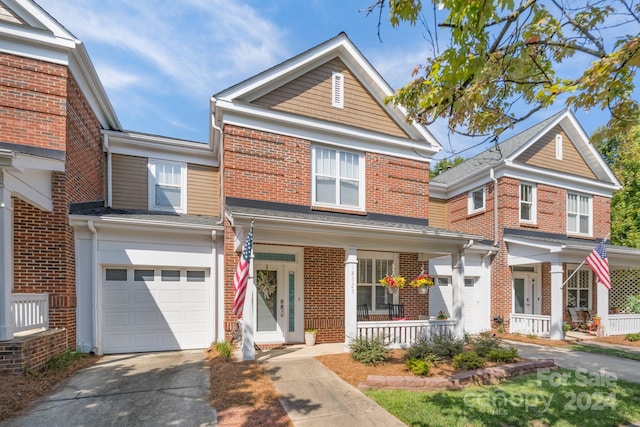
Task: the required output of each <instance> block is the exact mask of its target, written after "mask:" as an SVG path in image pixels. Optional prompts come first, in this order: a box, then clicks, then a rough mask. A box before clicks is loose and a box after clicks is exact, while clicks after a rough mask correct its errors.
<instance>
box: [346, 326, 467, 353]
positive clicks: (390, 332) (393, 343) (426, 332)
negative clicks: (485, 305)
mask: <svg viewBox="0 0 640 427" xmlns="http://www.w3.org/2000/svg"><path fill="white" fill-rule="evenodd" d="M456 323H457V322H456V320H452V319H447V320H438V319H429V320H387V321H359V322H358V333H357V335H356V336H357V337H358V338H378V337H382V338H383V339H384V340H385V341H386V342H388V346H389V347H390V348H408V347H410V346H411V344H413V343H414V342H415V341H416V340H417V339H426V340H427V341H430V340H431V339H432V337H434V336H438V335H446V336H453V335H454V334H455V330H456Z"/></svg>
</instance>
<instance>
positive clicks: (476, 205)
mask: <svg viewBox="0 0 640 427" xmlns="http://www.w3.org/2000/svg"><path fill="white" fill-rule="evenodd" d="M467 199H468V211H469V213H470V214H472V213H476V212H480V211H483V210H484V207H485V201H486V200H485V189H484V187H480V188H477V189H475V190H472V191H469V193H468V195H467Z"/></svg>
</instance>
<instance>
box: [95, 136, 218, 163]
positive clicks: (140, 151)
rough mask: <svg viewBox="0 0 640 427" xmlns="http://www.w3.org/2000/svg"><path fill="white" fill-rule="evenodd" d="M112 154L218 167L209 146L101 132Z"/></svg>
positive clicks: (152, 137) (168, 139)
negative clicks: (106, 139)
mask: <svg viewBox="0 0 640 427" xmlns="http://www.w3.org/2000/svg"><path fill="white" fill-rule="evenodd" d="M102 134H103V135H106V136H107V138H108V144H109V151H111V153H112V154H124V155H129V156H138V157H148V158H154V159H160V160H173V161H179V162H184V163H193V164H197V165H204V166H212V167H218V164H219V163H218V159H217V158H215V157H214V155H213V152H212V150H211V148H210V145H209V144H205V143H199V142H192V141H184V140H178V139H171V138H165V137H161V136H156V135H146V134H137V133H131V132H126V133H125V132H112V131H102Z"/></svg>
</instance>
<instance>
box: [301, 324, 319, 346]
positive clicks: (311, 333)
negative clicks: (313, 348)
mask: <svg viewBox="0 0 640 427" xmlns="http://www.w3.org/2000/svg"><path fill="white" fill-rule="evenodd" d="M317 333H318V328H307V329H305V330H304V343H305V344H306V345H315V343H316V334H317Z"/></svg>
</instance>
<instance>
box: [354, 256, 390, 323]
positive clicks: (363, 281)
mask: <svg viewBox="0 0 640 427" xmlns="http://www.w3.org/2000/svg"><path fill="white" fill-rule="evenodd" d="M393 264H394V257H393V255H391V254H382V253H381V254H372V253H369V254H366V255H360V254H359V255H358V295H357V298H358V305H362V304H367V307H368V308H369V310H370V311H373V312H376V311H377V312H384V313H387V312H388V306H387V304H394V303H396V302H397V299H398V294H395V295H392V294H390V293H389V290H388V289H387V287H386V286H382V284H381V283H380V282H379V280H380V279H382V278H383V277H384V276H387V275H390V274H392V273H393V270H394V268H393ZM395 270H396V271H395V273H396V275H397V274H398V272H397V268H396V269H395Z"/></svg>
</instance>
